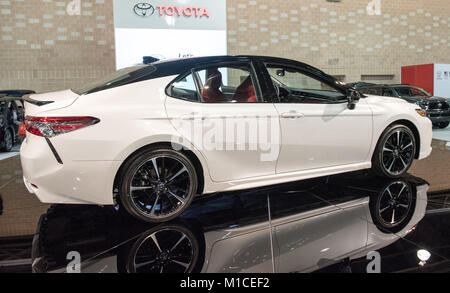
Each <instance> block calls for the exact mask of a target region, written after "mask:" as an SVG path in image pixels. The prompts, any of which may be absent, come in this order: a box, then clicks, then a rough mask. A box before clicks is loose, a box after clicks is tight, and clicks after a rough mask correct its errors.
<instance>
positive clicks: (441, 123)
mask: <svg viewBox="0 0 450 293" xmlns="http://www.w3.org/2000/svg"><path fill="white" fill-rule="evenodd" d="M449 125H450V122H440V123H436V124H434V126H436V127H437V128H440V129H444V128H447V127H448V126H449Z"/></svg>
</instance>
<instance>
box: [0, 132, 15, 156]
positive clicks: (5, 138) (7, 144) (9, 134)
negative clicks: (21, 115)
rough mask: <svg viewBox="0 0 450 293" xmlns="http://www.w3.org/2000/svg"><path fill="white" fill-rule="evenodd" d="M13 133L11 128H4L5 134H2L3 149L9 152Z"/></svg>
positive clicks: (11, 146)
mask: <svg viewBox="0 0 450 293" xmlns="http://www.w3.org/2000/svg"><path fill="white" fill-rule="evenodd" d="M13 143H14V139H13V135H12V132H11V130H9V129H7V130H5V134H4V135H3V149H2V150H3V151H5V152H10V151H11V150H12V148H13Z"/></svg>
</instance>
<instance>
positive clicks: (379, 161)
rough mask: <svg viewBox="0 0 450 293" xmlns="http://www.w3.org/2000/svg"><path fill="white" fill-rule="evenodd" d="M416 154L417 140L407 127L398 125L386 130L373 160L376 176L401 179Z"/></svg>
mask: <svg viewBox="0 0 450 293" xmlns="http://www.w3.org/2000/svg"><path fill="white" fill-rule="evenodd" d="M415 153H416V139H415V137H414V134H413V133H412V131H411V129H409V128H408V127H407V126H404V125H400V124H396V125H393V126H391V127H389V128H388V129H386V130H385V131H384V132H383V134H382V135H381V138H380V141H379V142H378V145H377V147H376V149H375V152H374V155H373V158H372V170H373V171H374V173H375V174H376V175H379V176H383V177H388V178H399V177H401V176H403V175H404V174H405V173H406V172H407V171H408V170H409V168H410V167H411V165H412V162H413V160H414V157H415Z"/></svg>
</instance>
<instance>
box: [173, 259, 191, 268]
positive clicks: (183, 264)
mask: <svg viewBox="0 0 450 293" xmlns="http://www.w3.org/2000/svg"><path fill="white" fill-rule="evenodd" d="M171 261H172V262H173V263H176V264H178V265H180V266H183V267H184V268H185V269H187V268H188V267H189V265H190V263H185V262H181V261H177V260H171Z"/></svg>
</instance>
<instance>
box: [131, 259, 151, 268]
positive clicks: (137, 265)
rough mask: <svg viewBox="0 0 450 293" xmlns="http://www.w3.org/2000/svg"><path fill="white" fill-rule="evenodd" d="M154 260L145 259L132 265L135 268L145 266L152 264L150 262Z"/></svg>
mask: <svg viewBox="0 0 450 293" xmlns="http://www.w3.org/2000/svg"><path fill="white" fill-rule="evenodd" d="M154 262H155V260H151V261H146V262H143V263H140V264H135V265H134V267H135V268H136V269H139V268H141V267H144V266H147V265H149V264H152V263H154Z"/></svg>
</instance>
